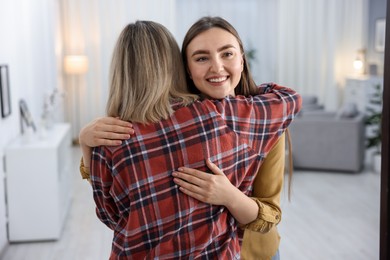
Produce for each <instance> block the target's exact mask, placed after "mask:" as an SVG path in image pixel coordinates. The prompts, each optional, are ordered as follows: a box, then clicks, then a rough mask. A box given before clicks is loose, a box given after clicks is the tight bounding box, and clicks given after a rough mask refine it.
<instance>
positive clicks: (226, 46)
mask: <svg viewBox="0 0 390 260" xmlns="http://www.w3.org/2000/svg"><path fill="white" fill-rule="evenodd" d="M229 48H234V49H235V48H236V47H235V46H234V45H233V44H226V45H224V46H222V47H220V48H218V49H217V52H221V51H223V50H226V49H229ZM209 53H210V51H208V50H196V51H194V52H193V53H192V55H191V57H193V56H195V55H198V54H209Z"/></svg>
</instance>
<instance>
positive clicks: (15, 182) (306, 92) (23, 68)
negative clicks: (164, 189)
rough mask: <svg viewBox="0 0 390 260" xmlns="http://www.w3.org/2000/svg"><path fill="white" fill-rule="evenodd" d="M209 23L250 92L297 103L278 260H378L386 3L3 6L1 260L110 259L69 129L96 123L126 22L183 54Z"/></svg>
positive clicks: (52, 1) (46, 1)
mask: <svg viewBox="0 0 390 260" xmlns="http://www.w3.org/2000/svg"><path fill="white" fill-rule="evenodd" d="M205 15H211V16H221V17H223V18H225V19H226V20H228V21H229V22H230V23H231V24H232V25H233V26H234V27H235V28H236V29H237V30H238V32H239V34H240V36H241V38H242V40H243V41H244V47H245V48H246V52H247V53H250V54H251V59H250V65H251V70H252V73H253V75H254V77H255V80H256V82H257V83H263V82H276V83H278V84H281V85H286V86H289V87H292V88H294V89H296V90H297V91H298V92H299V93H300V94H301V95H302V96H303V108H302V111H301V113H300V115H299V116H298V117H297V118H296V120H295V121H294V122H293V124H292V125H291V137H292V147H293V163H294V177H293V188H292V197H291V201H289V199H288V196H287V192H284V194H282V210H283V218H282V222H281V223H280V224H279V230H280V233H281V246H280V254H281V259H287V260H294V259H298V260H301V259H324V260H328V259H332V260H334V259H351V260H357V259H362V260H366V259H379V214H380V166H379V165H378V164H377V163H376V162H377V161H378V158H379V161H380V141H381V139H380V131H379V128H378V126H379V125H378V122H379V121H378V120H377V119H378V118H380V111H381V105H382V104H381V100H382V99H381V94H382V90H383V69H384V44H385V43H384V37H385V21H386V20H385V18H386V0H317V1H312V0H294V1H289V0H272V1H271V0H242V1H234V0H166V1H161V0H143V1H140V0H138V1H137V0H115V1H101V0H84V1H79V0H0V35H1V37H0V72H1V73H0V82H1V84H0V86H1V92H0V93H1V106H0V107H1V118H0V133H1V134H0V157H1V158H2V159H1V160H0V259H7V260H21V259H40V260H46V259H48V260H49V259H50V260H51V259H80V260H84V259H94V260H97V259H108V256H109V252H110V246H111V239H112V232H111V231H110V230H109V229H108V228H107V227H106V226H105V225H104V224H102V223H100V222H99V220H98V219H97V217H96V216H95V212H94V203H93V198H92V192H91V187H90V186H89V184H88V183H87V182H86V181H85V180H82V179H81V177H80V174H79V171H78V166H79V161H80V157H81V152H80V150H79V146H78V144H77V138H78V133H79V130H80V128H81V127H82V126H83V125H85V124H86V123H88V122H90V121H91V120H93V119H94V118H96V117H100V116H104V115H105V104H106V100H107V96H108V72H109V66H110V61H111V54H112V51H113V48H114V44H115V41H116V39H117V37H118V35H119V33H120V31H121V30H122V29H123V27H124V26H125V25H126V24H128V23H130V22H134V21H136V20H138V19H142V20H153V21H156V22H159V23H162V24H163V25H165V26H166V27H167V28H168V29H169V30H170V31H171V32H172V33H173V34H174V35H175V37H176V40H177V41H178V43H179V45H181V42H182V40H183V37H184V35H185V33H186V31H187V30H188V29H189V27H190V26H191V25H192V23H194V22H195V21H196V20H197V19H199V18H200V17H202V16H205ZM378 156H379V157H378ZM286 191H287V189H286Z"/></svg>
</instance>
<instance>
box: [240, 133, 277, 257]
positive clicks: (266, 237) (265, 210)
mask: <svg viewBox="0 0 390 260" xmlns="http://www.w3.org/2000/svg"><path fill="white" fill-rule="evenodd" d="M284 164H285V134H283V135H282V136H281V137H280V139H279V141H278V142H277V143H276V144H275V146H274V147H273V148H272V150H271V151H270V152H269V153H268V155H267V157H266V158H265V160H264V162H263V164H262V165H261V167H260V169H259V172H258V173H257V175H256V178H255V181H254V183H253V198H252V199H254V200H255V201H256V203H257V205H259V214H258V217H257V219H256V220H255V221H253V222H251V223H249V224H247V225H245V226H244V228H245V231H244V238H243V242H242V247H241V259H244V260H252V259H253V260H263V259H264V260H266V259H267V260H268V259H271V258H272V257H273V256H274V255H275V254H276V251H277V250H278V248H279V243H280V236H279V233H278V230H277V228H276V225H277V224H278V223H279V222H280V220H281V215H282V212H281V209H280V195H281V192H282V189H283V180H284Z"/></svg>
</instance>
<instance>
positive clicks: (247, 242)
mask: <svg viewBox="0 0 390 260" xmlns="http://www.w3.org/2000/svg"><path fill="white" fill-rule="evenodd" d="M284 164H285V134H283V135H282V136H281V137H280V138H279V140H278V142H277V143H276V144H275V146H274V147H273V148H272V150H271V151H270V152H269V153H268V155H267V157H266V158H265V160H264V162H263V164H262V165H261V167H260V169H259V172H258V173H257V175H256V178H255V181H254V183H253V197H252V199H254V200H255V201H256V203H257V205H258V206H259V214H258V217H257V219H256V220H254V221H252V222H251V223H249V224H247V225H244V226H241V228H245V231H244V238H243V243H242V247H241V259H244V260H252V259H254V260H263V259H264V260H265V259H271V258H272V257H273V256H274V255H275V253H276V251H277V249H278V248H279V242H280V236H279V233H278V231H277V228H276V225H277V224H278V223H279V222H280V220H281V215H282V213H281V209H280V195H281V192H282V189H283V180H284ZM80 173H81V176H82V178H83V179H87V180H88V181H90V179H89V177H90V174H89V169H88V168H87V167H85V166H84V163H83V158H81V160H80Z"/></svg>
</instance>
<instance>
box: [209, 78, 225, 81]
mask: <svg viewBox="0 0 390 260" xmlns="http://www.w3.org/2000/svg"><path fill="white" fill-rule="evenodd" d="M226 79H227V77H220V78H212V79H209V80H208V81H210V82H222V81H224V80H226Z"/></svg>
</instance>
